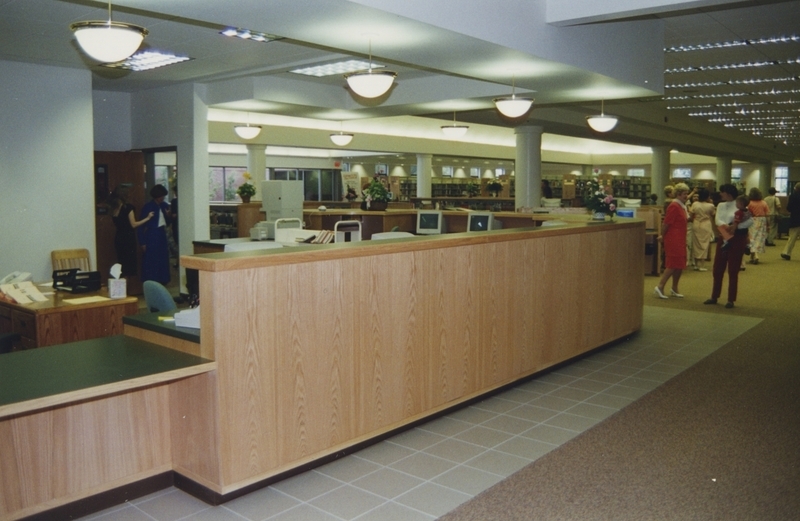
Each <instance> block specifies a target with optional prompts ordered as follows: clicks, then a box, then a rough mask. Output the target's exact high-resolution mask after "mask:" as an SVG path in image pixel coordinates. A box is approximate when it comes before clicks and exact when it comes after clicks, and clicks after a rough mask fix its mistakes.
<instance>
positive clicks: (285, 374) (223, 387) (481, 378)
mask: <svg viewBox="0 0 800 521" xmlns="http://www.w3.org/2000/svg"><path fill="white" fill-rule="evenodd" d="M492 237H493V238H492V239H491V240H486V239H485V238H478V237H469V238H465V239H458V240H448V239H446V238H444V239H443V240H442V241H441V242H439V243H438V246H439V247H435V248H434V247H431V242H430V241H414V242H416V245H414V244H412V242H411V241H409V243H408V244H407V245H402V246H398V243H394V244H387V245H385V246H381V247H374V248H373V249H370V250H367V249H366V248H360V249H359V250H358V254H357V255H351V256H347V253H346V252H345V251H341V250H329V254H327V255H326V256H321V255H314V254H309V255H307V256H305V257H303V256H302V255H303V254H298V256H295V257H293V261H292V262H291V263H287V262H286V261H280V260H279V259H283V258H285V254H284V257H280V256H278V257H276V256H271V255H269V256H262V257H249V258H246V259H245V258H239V257H235V258H231V260H229V261H225V260H224V259H223V258H222V257H217V258H219V259H221V260H219V261H215V260H206V259H201V260H197V261H195V262H193V261H194V260H195V259H196V258H194V259H189V260H188V261H187V259H186V258H184V259H182V261H183V262H184V264H185V265H186V264H193V265H192V266H190V267H197V268H200V269H201V270H203V269H204V268H205V270H204V271H201V274H200V281H201V295H202V298H203V304H204V305H203V306H202V307H201V312H202V320H203V335H202V341H203V343H206V342H210V343H212V345H211V346H208V345H206V346H204V348H203V349H204V351H206V352H213V353H214V356H215V359H216V361H217V363H218V371H217V373H216V375H215V376H214V379H215V381H213V382H212V378H211V377H207V382H206V383H208V384H210V385H214V386H215V387H214V389H213V390H211V391H205V392H204V393H203V394H204V396H209V397H212V398H213V400H212V402H213V403H214V407H215V411H212V412H210V413H209V414H212V415H213V414H216V415H217V417H216V418H213V417H200V416H202V415H195V418H194V420H193V421H188V422H187V421H184V423H180V424H179V423H178V422H176V421H175V418H176V416H175V415H174V414H173V424H174V426H175V425H177V426H178V427H180V426H181V425H183V426H185V427H186V428H185V430H183V431H179V432H174V433H173V440H174V439H176V436H177V439H179V440H182V441H183V442H184V443H188V444H189V445H190V446H191V447H193V448H194V449H195V450H193V451H192V453H191V454H189V453H186V452H184V453H181V454H176V468H179V467H181V466H182V467H185V468H186V469H190V470H191V476H190V477H194V479H196V480H198V481H199V482H201V483H203V484H205V485H206V486H209V484H215V485H213V486H211V487H210V488H212V489H213V490H216V491H217V492H220V493H228V492H231V491H233V490H236V489H237V488H241V487H243V486H246V485H247V484H250V483H253V482H255V481H258V480H262V479H266V478H268V477H269V476H271V475H275V474H278V473H280V472H282V471H285V470H287V469H289V468H292V467H294V466H297V465H299V464H302V463H304V462H307V461H310V460H313V459H316V458H319V457H321V456H324V455H326V454H330V453H333V452H335V451H336V450H340V449H341V448H343V447H346V446H348V445H352V444H354V443H356V442H358V441H362V440H364V439H367V438H370V437H373V436H376V435H378V434H381V433H383V432H387V431H388V430H391V429H393V428H396V427H398V426H400V425H403V424H405V423H408V422H410V421H413V420H415V419H418V418H420V417H424V416H426V415H429V414H431V413H433V412H435V411H437V410H441V409H444V408H446V407H449V406H452V405H454V404H456V403H458V402H460V401H464V400H466V399H469V398H471V397H474V396H476V395H478V394H481V393H483V392H485V391H487V390H490V389H493V388H496V387H499V386H501V385H504V384H507V383H509V382H512V381H514V380H516V379H519V378H521V377H523V376H526V375H529V374H532V373H534V372H537V371H540V370H542V369H544V368H546V367H548V366H550V365H553V364H556V363H558V362H561V361H563V360H566V359H569V358H571V357H574V356H576V355H578V354H580V353H583V352H585V351H588V350H590V349H593V348H595V347H598V346H601V345H603V344H606V343H608V342H611V341H613V340H615V339H618V338H621V337H624V336H626V335H628V334H630V333H632V332H634V331H636V330H638V329H639V328H640V327H641V321H642V291H641V288H642V279H643V275H642V269H641V264H642V252H643V250H644V230H643V224H642V223H641V222H640V223H636V224H634V223H631V224H608V225H602V224H601V225H598V226H596V227H594V228H592V227H591V226H585V227H583V228H581V230H578V231H576V230H575V229H572V230H566V231H562V232H531V231H526V232H498V233H497V234H493V235H492ZM381 242H389V241H381ZM351 251H355V250H351ZM370 252H372V253H370ZM276 259H278V260H276ZM226 262H227V264H226ZM175 392H176V395H175V396H174V397H173V399H174V402H175V403H178V404H180V403H184V404H188V403H190V402H191V399H192V396H191V395H192V394H195V395H196V394H197V393H198V392H199V391H198V390H197V389H190V388H189V386H188V385H187V388H186V389H184V390H183V391H181V390H179V389H176V390H175ZM187 407H188V406H184V409H186V408H187ZM181 458H184V461H181Z"/></svg>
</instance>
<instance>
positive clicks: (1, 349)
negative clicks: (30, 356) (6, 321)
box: [0, 333, 20, 355]
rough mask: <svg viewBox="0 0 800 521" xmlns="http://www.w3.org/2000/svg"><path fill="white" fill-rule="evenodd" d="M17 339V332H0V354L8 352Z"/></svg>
mask: <svg viewBox="0 0 800 521" xmlns="http://www.w3.org/2000/svg"><path fill="white" fill-rule="evenodd" d="M19 339H20V336H19V333H0V355H2V354H4V353H10V352H11V349H12V348H13V347H14V342H16V341H17V340H19Z"/></svg>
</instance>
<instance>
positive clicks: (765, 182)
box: [758, 161, 775, 197]
mask: <svg viewBox="0 0 800 521" xmlns="http://www.w3.org/2000/svg"><path fill="white" fill-rule="evenodd" d="M774 180H775V168H774V166H773V163H772V161H765V162H764V163H763V165H762V166H761V172H760V175H759V176H758V189H759V190H761V193H762V194H763V195H764V197H766V196H767V195H769V194H768V193H767V190H769V187H770V186H773V185H774V183H775V181H774Z"/></svg>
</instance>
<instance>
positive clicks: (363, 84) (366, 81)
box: [344, 40, 397, 98]
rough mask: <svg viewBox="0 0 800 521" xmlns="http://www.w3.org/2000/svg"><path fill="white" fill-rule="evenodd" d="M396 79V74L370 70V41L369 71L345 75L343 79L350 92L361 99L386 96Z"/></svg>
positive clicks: (370, 50) (370, 44) (370, 54)
mask: <svg viewBox="0 0 800 521" xmlns="http://www.w3.org/2000/svg"><path fill="white" fill-rule="evenodd" d="M396 77H397V73H396V72H392V71H373V70H372V40H370V43H369V70H367V71H361V72H354V73H352V74H346V75H345V77H344V78H345V79H346V80H347V85H348V86H349V87H350V90H352V91H353V92H355V93H356V94H358V95H359V96H361V97H362V98H377V97H379V96H383V95H384V94H386V92H387V91H388V90H389V89H390V88H391V87H392V83H394V79H395V78H396Z"/></svg>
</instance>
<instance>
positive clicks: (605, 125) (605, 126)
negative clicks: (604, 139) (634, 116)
mask: <svg viewBox="0 0 800 521" xmlns="http://www.w3.org/2000/svg"><path fill="white" fill-rule="evenodd" d="M604 108H605V107H604V101H603V100H600V115H599V116H586V123H587V124H588V125H589V126H590V127H591V128H592V130H594V131H595V132H609V131H611V130H613V128H614V127H616V126H617V122H618V121H619V120H618V119H617V117H616V116H606V114H605V112H604Z"/></svg>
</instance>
